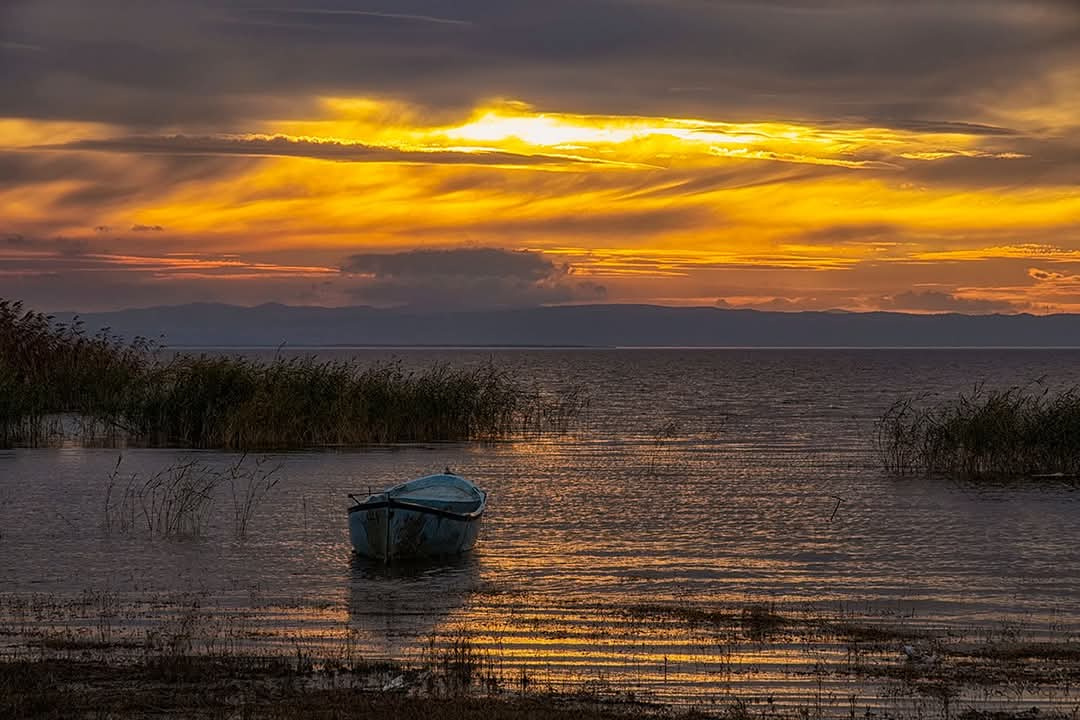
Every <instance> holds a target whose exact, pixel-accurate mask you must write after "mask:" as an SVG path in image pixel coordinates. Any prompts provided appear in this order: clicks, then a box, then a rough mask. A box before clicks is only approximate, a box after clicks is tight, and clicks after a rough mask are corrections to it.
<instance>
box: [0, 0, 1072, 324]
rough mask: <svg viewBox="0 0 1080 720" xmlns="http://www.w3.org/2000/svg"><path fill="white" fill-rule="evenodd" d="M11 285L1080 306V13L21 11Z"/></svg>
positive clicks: (531, 8)
mask: <svg viewBox="0 0 1080 720" xmlns="http://www.w3.org/2000/svg"><path fill="white" fill-rule="evenodd" d="M0 297H8V298H21V299H24V300H25V301H27V302H28V303H29V304H31V305H33V306H34V307H37V308H40V309H46V310H83V311H89V310H103V309H114V308H122V307H137V306H150V305H163V304H178V303H184V302H190V301H196V300H200V301H220V302H229V303H236V304H242V305H255V304H259V303H263V302H271V301H273V302H282V303H288V304H302V305H331V306H337V305H354V304H369V305H378V306H394V305H408V306H414V307H418V308H425V307H439V308H457V307H461V308H471V307H499V306H521V305H538V304H564V303H595V302H611V303H624V302H634V303H656V304H666V305H709V306H721V307H753V308H761V309H781V310H800V309H828V308H844V309H850V310H876V309H888V310H905V311H915V312H937V311H959V312H971V313H986V312H1034V313H1044V312H1060V311H1069V312H1080V1H1078V0H1057V1H1051V0H1043V1H1041V2H1035V1H1031V2H1023V1H1019V0H1001V1H995V0H949V1H947V2H946V1H941V2H929V1H927V0H911V1H910V2H885V1H884V0H807V1H805V2H800V1H797V0H757V1H753V2H752V1H751V0H544V1H543V2H536V1H531V2H512V1H510V0H498V1H490V2H489V1H487V0H483V1H481V0H455V1H453V2H451V1H450V0H443V1H436V0H421V1H412V0H383V1H381V2H375V1H373V0H309V1H300V0H183V1H181V0H172V1H169V0H94V1H93V2H89V1H87V0H0Z"/></svg>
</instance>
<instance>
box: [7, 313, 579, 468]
mask: <svg viewBox="0 0 1080 720" xmlns="http://www.w3.org/2000/svg"><path fill="white" fill-rule="evenodd" d="M166 355H167V354H166V353H163V352H162V348H161V346H160V345H159V344H158V343H156V342H152V341H149V340H146V339H143V338H136V339H135V340H133V341H131V342H126V341H124V340H122V339H121V338H118V337H116V336H114V335H111V334H110V333H109V332H108V330H105V331H102V332H100V333H98V334H96V335H93V336H89V335H87V334H86V332H85V330H84V328H83V326H82V324H81V323H80V322H78V321H76V322H74V323H73V324H70V325H65V324H62V323H57V322H55V321H54V319H53V318H52V317H50V316H47V315H44V314H42V313H37V312H33V311H30V310H26V309H25V308H24V307H23V306H22V304H21V303H18V302H10V301H5V300H0V445H14V444H22V445H43V444H48V443H51V442H54V441H56V440H57V439H71V437H72V436H74V439H75V440H77V441H81V442H83V443H105V444H122V443H133V444H140V445H149V446H158V447H169V446H175V447H191V448H219V449H230V450H236V449H239V450H246V449H255V448H305V447H316V446H327V445H367V444H384V443H408V442H435V441H460V440H498V439H502V438H507V437H511V436H514V435H519V434H536V433H546V432H552V433H557V434H558V433H565V432H567V431H569V429H570V428H571V427H572V426H573V425H574V423H575V422H576V421H577V419H578V418H579V417H580V416H581V415H582V414H583V413H584V412H585V411H586V410H587V408H588V405H589V395H588V392H587V390H586V389H585V388H584V387H581V386H577V387H569V388H564V389H561V390H557V391H542V390H539V389H537V388H533V387H529V386H527V385H525V384H523V383H521V382H519V381H518V380H516V379H515V378H513V377H512V376H511V375H510V374H509V373H508V372H506V371H505V370H503V369H500V368H498V367H496V366H495V365H494V364H493V363H490V362H489V363H486V364H483V365H480V366H479V367H473V368H457V367H452V366H450V365H445V364H441V365H434V366H432V367H430V368H427V369H426V370H423V371H414V370H408V369H406V368H404V367H403V366H402V365H401V364H400V363H398V362H388V363H379V364H374V365H361V364H359V363H356V362H344V361H323V360H319V359H317V358H315V357H302V358H282V357H278V358H275V359H274V360H272V361H269V362H263V361H258V360H253V359H250V358H244V357H235V356H219V355H214V356H210V355H205V354H204V355H191V354H168V356H167V357H166Z"/></svg>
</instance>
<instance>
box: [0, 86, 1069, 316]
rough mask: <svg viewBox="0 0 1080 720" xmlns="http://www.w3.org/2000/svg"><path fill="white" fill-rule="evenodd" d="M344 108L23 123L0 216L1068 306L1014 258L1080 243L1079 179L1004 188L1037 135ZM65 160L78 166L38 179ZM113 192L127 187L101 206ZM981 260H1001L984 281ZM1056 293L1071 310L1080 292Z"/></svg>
mask: <svg viewBox="0 0 1080 720" xmlns="http://www.w3.org/2000/svg"><path fill="white" fill-rule="evenodd" d="M321 107H322V115H321V116H320V117H316V118H299V119H284V120H266V121H264V122H262V123H259V124H257V125H256V126H254V127H251V128H248V130H249V132H239V133H238V132H232V133H222V134H219V135H214V136H205V135H198V134H194V133H191V134H187V135H185V134H183V133H182V132H177V133H176V134H173V135H162V136H157V137H153V138H149V139H148V138H146V137H142V136H140V137H125V136H124V135H123V133H120V132H119V130H118V129H117V128H111V127H108V126H103V125H94V124H71V123H42V122H38V121H31V120H22V119H6V120H0V131H3V132H2V133H0V137H3V140H2V149H4V150H6V151H8V152H10V153H13V154H14V155H13V156H14V157H16V158H18V159H20V161H21V162H25V163H26V164H27V165H28V166H29V167H30V168H31V169H32V170H34V171H35V172H41V173H42V178H41V179H40V180H38V181H35V182H33V183H26V184H21V185H19V184H16V185H13V186H3V185H0V214H2V215H3V216H4V217H5V218H6V219H7V220H8V221H9V223H10V224H11V227H12V228H13V229H14V230H15V231H16V232H19V233H21V234H25V235H30V234H32V233H36V234H37V235H46V236H63V237H70V238H88V242H90V244H91V245H93V244H94V242H95V241H96V240H98V239H99V238H108V239H109V246H110V247H109V253H108V254H109V256H110V257H113V258H114V259H115V262H112V264H111V267H113V268H120V269H123V268H129V267H136V266H138V267H140V268H144V269H145V268H146V267H147V265H146V264H145V263H142V264H140V263H135V264H134V265H131V264H129V262H128V260H127V258H159V256H161V255H163V254H166V253H168V252H173V251H185V252H193V253H195V254H196V255H195V256H197V257H202V258H204V259H205V262H206V263H210V265H206V264H200V262H201V261H199V262H196V261H192V262H188V263H186V264H185V262H173V261H171V260H170V261H165V260H160V261H155V262H157V264H156V265H154V266H153V268H152V271H153V272H154V273H156V276H160V277H165V276H169V277H174V278H176V277H181V273H186V274H188V275H192V274H194V275H193V276H198V277H204V276H208V275H212V274H215V273H217V274H219V276H223V274H224V273H225V272H226V271H228V272H229V274H230V276H231V279H232V280H233V281H246V280H248V279H258V278H261V277H295V278H297V279H304V278H326V282H332V281H333V279H334V277H335V276H336V275H337V274H339V271H338V270H337V268H338V267H339V266H340V263H341V258H342V257H343V256H345V255H347V254H348V253H350V252H358V251H361V250H364V251H372V250H376V251H378V250H380V249H381V250H387V251H390V250H400V249H404V248H417V247H442V248H445V247H455V246H461V245H471V246H488V247H499V248H511V249H513V248H530V249H533V250H535V251H539V252H543V253H544V254H545V255H547V256H550V257H552V258H554V259H555V260H556V261H558V262H561V263H568V264H569V266H570V267H571V268H572V273H573V277H575V278H580V279H592V280H593V281H596V282H602V283H603V284H604V286H605V287H606V288H607V289H608V293H609V297H612V296H613V298H614V299H619V298H622V299H626V300H635V301H663V302H675V301H676V300H675V299H677V298H678V297H680V296H682V297H684V298H687V299H688V301H689V299H699V298H701V297H708V296H710V295H716V296H727V297H731V298H752V297H754V296H755V292H756V295H757V296H758V297H760V298H762V299H763V301H766V300H767V301H770V302H772V301H776V300H777V299H778V298H780V299H782V298H783V297H792V298H796V299H798V298H804V297H808V296H809V295H808V294H809V293H817V294H818V295H820V296H821V297H827V298H835V300H821V302H829V303H831V304H832V305H835V306H837V307H849V308H863V309H865V308H866V307H867V306H868V305H867V304H868V303H870V305H869V306H870V307H872V303H873V299H872V298H873V297H881V296H882V295H883V292H882V290H880V289H879V286H880V284H881V283H882V279H881V278H882V274H881V272H880V271H879V270H877V268H879V267H882V266H883V265H888V266H890V268H891V269H890V271H889V274H888V276H887V278H886V282H888V283H891V285H890V286H895V287H896V288H899V289H906V288H910V287H912V286H914V285H915V284H916V283H917V282H918V281H919V278H921V277H924V276H925V274H926V273H927V272H929V270H928V268H931V267H932V268H934V270H933V273H934V275H935V277H938V276H942V277H943V276H944V275H946V274H947V273H948V272H952V273H954V274H955V275H956V277H957V278H958V279H957V280H956V281H954V282H953V284H951V285H950V284H949V283H944V284H943V283H942V282H938V281H935V282H938V284H935V285H934V287H939V286H946V287H951V288H953V289H954V290H955V291H956V292H957V293H958V295H957V296H958V297H959V296H961V295H963V294H965V293H967V294H969V295H971V296H973V297H974V296H982V297H1002V296H1003V294H1004V296H1007V298H1008V299H1009V300H1010V301H1013V300H1015V301H1016V302H1017V303H1020V304H1030V303H1033V302H1036V301H1039V300H1040V298H1043V297H1050V295H1049V293H1050V290H1049V289H1048V288H1049V285H1051V283H1048V282H1046V281H1041V280H1039V279H1037V278H1035V277H1033V276H1029V275H1028V272H1027V270H1028V266H1029V265H1030V257H1031V256H1030V254H1025V253H1023V252H1019V251H1016V252H1013V251H1010V252H1005V251H1004V250H1002V248H1019V247H1024V246H1026V245H1030V246H1039V247H1044V248H1052V250H1050V251H1047V253H1046V254H1043V255H1040V256H1039V261H1040V262H1046V263H1069V262H1076V253H1077V252H1078V251H1080V236H1078V235H1077V234H1076V230H1075V228H1076V226H1077V224H1078V223H1080V196H1078V195H1077V194H1076V193H1075V188H1074V187H1072V186H1071V185H1067V184H1058V183H1055V182H1045V183H1042V184H1037V183H1031V184H1026V185H1023V186H1014V185H1012V184H1011V183H1004V182H999V183H995V182H994V181H993V180H992V178H993V177H994V173H1002V171H1001V170H1000V168H1007V167H1011V165H1010V164H1015V163H1023V162H1025V161H1026V159H1027V157H1028V154H1029V152H1030V148H1031V147H1032V146H1031V144H1030V143H1028V144H1026V145H1024V144H1018V143H1017V142H1016V140H1015V138H1014V137H1013V135H1011V134H1008V133H1004V132H1001V133H998V132H992V131H987V130H985V129H979V130H971V129H966V127H965V126H963V125H948V124H938V125H936V126H932V127H931V128H930V129H914V128H904V127H892V128H890V127H879V126H874V125H867V126H859V125H858V124H853V123H839V122H832V123H826V122H820V123H816V124H815V123H811V122H794V121H791V122H784V121H779V120H770V121H760V122H750V123H731V122H722V121H718V120H709V119H703V118H696V117H661V116H658V117H650V116H617V115H589V114H573V113H558V112H544V111H540V110H537V109H534V108H532V107H530V106H528V105H526V104H523V103H518V102H504V101H500V102H493V103H488V104H484V105H481V106H478V107H476V108H473V109H472V110H469V111H467V112H464V113H458V114H456V115H454V114H447V113H431V112H427V111H425V110H424V109H423V108H419V107H414V106H410V105H406V104H402V103H395V102H388V101H382V100H377V99H370V98H359V99H350V98H331V99H326V100H323V101H322V103H321ZM180 130H181V131H182V128H181V129H180ZM103 140H104V141H105V142H104V144H103V142H102V141H103ZM87 141H91V142H87ZM59 158H66V159H68V160H67V161H66V162H69V165H70V166H71V167H72V168H74V169H75V170H77V171H78V172H76V173H69V172H66V171H65V172H56V173H55V174H52V175H49V174H48V173H46V172H45V171H44V170H42V171H38V170H35V168H37V167H38V166H41V167H43V168H45V170H48V168H49V163H51V162H54V161H57V160H58V159H59ZM64 167H65V168H66V167H67V166H64ZM79 173H83V174H82V175H79ZM1001 176H1002V177H1007V176H1008V175H1007V173H1002V174H1001ZM125 183H126V185H125ZM111 185H120V186H121V187H125V188H127V189H126V190H125V191H124V192H119V191H118V192H116V193H115V194H113V195H106V196H103V197H98V195H99V194H100V193H101V188H102V187H109V186H111ZM84 198H85V199H84ZM128 228H131V230H130V231H129V230H128ZM140 228H143V229H145V228H151V229H156V230H160V232H155V233H151V234H148V233H146V232H136V231H137V230H139V229H140ZM35 229H36V230H35ZM0 230H2V229H0ZM158 246H160V249H161V250H162V253H158V252H156V251H157V250H158V249H159V248H158ZM229 253H231V254H233V255H238V256H243V259H242V262H239V264H237V265H236V266H235V268H232V267H230V266H229V264H228V262H224V264H222V262H223V261H220V260H216V259H215V258H218V259H219V258H221V257H223V255H224V254H229ZM271 256H272V257H271ZM268 258H270V259H268ZM214 263H217V264H216V265H215V264H214ZM1010 263H1011V265H1010ZM1025 263H1026V264H1025ZM980 264H981V265H980ZM977 266H978V267H982V268H990V267H992V268H993V274H992V275H990V276H987V279H986V282H985V283H983V284H980V285H974V284H972V281H971V276H972V275H973V273H974V270H973V269H972V268H975V267H977ZM748 271H750V272H752V273H755V274H753V275H752V276H748V275H746V273H747V272H748ZM740 273H741V274H740ZM1065 274H1071V273H1065ZM961 276H963V282H961V280H960V278H961ZM737 278H742V279H737ZM765 278H768V279H767V281H766V280H765ZM763 282H767V283H768V284H767V285H763V286H760V287H758V288H757V290H756V291H755V290H754V287H753V286H754V284H760V283H763ZM893 292H899V290H896V291H893ZM1055 292H1057V294H1056V295H1054V302H1055V303H1056V304H1055V306H1054V307H1057V308H1066V307H1071V306H1072V303H1074V302H1075V303H1076V304H1078V305H1080V296H1078V297H1077V298H1076V299H1075V300H1073V299H1069V298H1067V297H1063V296H1062V295H1061V293H1060V292H1059V291H1055ZM828 293H832V294H831V295H829V294H828ZM1039 293H1043V295H1039ZM867 298H870V299H869V300H868V299H867ZM1019 306H1020V305H1018V307H1019Z"/></svg>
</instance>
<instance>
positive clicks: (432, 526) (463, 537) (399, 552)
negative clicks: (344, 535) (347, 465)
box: [349, 470, 487, 562]
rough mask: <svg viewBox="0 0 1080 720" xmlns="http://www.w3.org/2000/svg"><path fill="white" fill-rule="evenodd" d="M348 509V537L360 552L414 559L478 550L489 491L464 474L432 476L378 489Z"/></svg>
mask: <svg viewBox="0 0 1080 720" xmlns="http://www.w3.org/2000/svg"><path fill="white" fill-rule="evenodd" d="M349 497H350V498H352V500H353V501H354V502H355V503H356V504H355V505H353V506H352V507H350V508H349V538H350V539H351V540H352V545H353V549H355V550H356V552H357V553H359V554H360V555H364V556H367V557H370V558H374V559H376V560H382V561H384V562H391V561H392V560H413V559H419V558H434V557H448V556H454V555H461V554H462V553H466V552H468V551H470V550H472V549H473V546H474V545H476V539H477V537H478V536H479V534H480V519H481V517H482V516H483V514H484V509H485V508H486V507H487V493H486V492H484V491H483V490H481V489H480V488H478V487H477V486H476V485H474V484H473V483H471V482H469V481H468V480H466V479H465V478H463V477H461V476H460V475H454V474H453V473H451V472H449V470H447V472H444V473H439V474H437V475H427V476H425V477H422V478H417V479H416V480H410V481H409V482H405V483H401V484H400V485H395V486H393V487H391V488H388V489H387V490H384V491H383V492H379V493H373V494H371V495H368V496H367V498H365V499H363V500H360V499H359V498H357V497H356V496H354V495H349Z"/></svg>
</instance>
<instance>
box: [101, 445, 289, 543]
mask: <svg viewBox="0 0 1080 720" xmlns="http://www.w3.org/2000/svg"><path fill="white" fill-rule="evenodd" d="M246 459H247V456H246V455H243V456H241V457H240V458H239V459H238V460H236V461H235V462H233V463H231V464H229V465H227V466H226V467H224V468H218V467H214V466H212V465H210V464H208V463H207V462H205V461H204V460H202V459H201V458H189V459H186V460H180V461H178V462H176V463H174V464H172V465H170V466H169V467H167V468H165V469H163V470H160V471H158V472H156V473H154V474H152V475H148V476H142V475H140V474H139V473H132V474H131V475H130V476H128V477H127V479H126V480H123V481H122V480H121V474H120V467H121V464H122V461H123V456H121V457H119V458H117V461H116V466H115V467H114V468H113V471H112V472H111V473H110V474H109V478H108V481H107V482H106V485H105V497H104V499H103V513H102V526H103V529H104V530H105V533H106V534H113V533H118V534H121V535H128V534H133V533H136V532H139V531H140V530H145V531H146V534H147V535H148V536H150V537H159V538H168V537H176V536H188V537H192V536H199V535H201V534H202V533H203V530H204V528H205V527H206V524H207V521H208V520H209V517H210V513H211V512H212V511H213V507H214V503H215V501H216V500H217V499H218V495H219V494H220V492H221V491H222V490H223V488H224V487H226V486H227V487H228V491H229V495H230V497H231V499H232V516H233V534H234V535H235V536H236V537H237V538H238V539H243V538H244V537H246V536H247V531H248V526H249V525H250V523H251V518H252V516H253V515H254V513H255V510H256V509H257V508H258V506H259V504H260V503H261V502H262V501H263V500H264V499H265V498H266V495H267V494H268V493H269V492H270V490H271V489H273V488H274V486H275V485H277V483H278V480H279V478H278V477H277V476H276V475H275V473H276V472H277V471H278V470H279V469H280V468H281V466H280V465H274V466H270V465H269V464H268V461H267V459H266V458H258V459H256V460H255V461H254V463H253V464H251V463H245V460H246Z"/></svg>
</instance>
